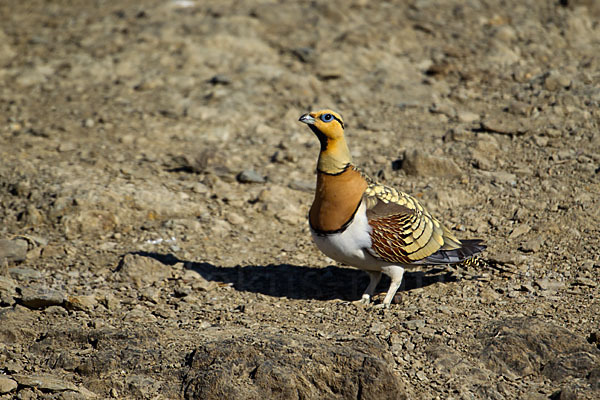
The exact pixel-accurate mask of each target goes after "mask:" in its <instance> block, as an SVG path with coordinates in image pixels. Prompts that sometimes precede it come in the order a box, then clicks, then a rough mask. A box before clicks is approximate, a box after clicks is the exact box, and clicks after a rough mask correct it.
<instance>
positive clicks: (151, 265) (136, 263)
mask: <svg viewBox="0 0 600 400" xmlns="http://www.w3.org/2000/svg"><path fill="white" fill-rule="evenodd" d="M118 271H119V274H120V275H121V276H122V277H123V278H125V279H131V280H133V282H135V284H136V285H137V286H138V287H142V286H144V285H148V284H152V283H154V282H159V281H161V280H164V279H167V278H169V277H170V276H171V270H170V268H169V267H168V266H167V265H165V264H163V263H161V262H160V261H158V260H156V259H155V258H152V257H145V256H141V255H138V254H126V255H125V257H123V259H122V261H121V265H120V266H119V270H118Z"/></svg>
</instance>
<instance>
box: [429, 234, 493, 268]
mask: <svg viewBox="0 0 600 400" xmlns="http://www.w3.org/2000/svg"><path fill="white" fill-rule="evenodd" d="M460 244H461V247H459V248H457V249H453V250H438V251H437V252H435V253H433V254H432V255H430V256H429V257H426V258H424V259H423V260H421V262H420V264H424V265H443V264H456V263H461V262H464V261H465V260H468V259H470V258H472V257H473V256H475V255H476V254H478V253H481V252H482V251H483V250H485V247H486V246H485V245H484V244H483V241H482V240H480V239H474V240H461V241H460Z"/></svg>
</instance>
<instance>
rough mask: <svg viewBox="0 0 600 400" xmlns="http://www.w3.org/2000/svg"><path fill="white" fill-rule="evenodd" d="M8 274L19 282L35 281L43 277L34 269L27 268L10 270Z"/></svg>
mask: <svg viewBox="0 0 600 400" xmlns="http://www.w3.org/2000/svg"><path fill="white" fill-rule="evenodd" d="M8 273H9V274H10V276H12V277H13V278H15V279H17V280H21V281H35V280H38V279H40V278H41V277H42V274H41V272H40V271H37V270H35V269H33V268H27V267H14V268H9V269H8Z"/></svg>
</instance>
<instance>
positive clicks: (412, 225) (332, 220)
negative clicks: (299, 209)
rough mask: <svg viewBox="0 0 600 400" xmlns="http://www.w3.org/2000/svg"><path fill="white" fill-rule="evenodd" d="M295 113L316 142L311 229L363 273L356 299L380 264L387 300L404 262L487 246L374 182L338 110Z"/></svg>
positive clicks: (432, 260) (325, 247) (449, 260)
mask: <svg viewBox="0 0 600 400" xmlns="http://www.w3.org/2000/svg"><path fill="white" fill-rule="evenodd" d="M300 121H301V122H304V123H305V124H308V126H309V127H310V129H311V130H312V131H313V132H314V133H315V135H316V136H317V138H318V139H319V142H320V143H321V152H320V154H319V160H318V162H317V188H316V192H315V198H314V201H313V204H312V207H311V208H310V213H309V221H310V230H311V233H312V237H313V239H314V241H315V243H316V244H317V247H318V248H319V249H320V250H321V251H322V252H323V253H325V254H326V255H327V256H329V257H331V258H332V259H334V260H336V261H339V262H341V263H343V264H347V265H350V266H353V267H356V268H359V269H362V270H365V271H366V272H367V273H368V274H369V276H370V278H371V280H370V282H369V285H368V286H367V289H366V290H365V293H364V294H363V296H362V299H361V301H362V302H364V303H369V302H370V300H371V297H372V296H373V293H374V291H375V287H376V286H377V284H378V283H379V280H380V279H381V273H382V272H383V273H384V274H386V275H388V276H389V277H390V278H391V283H390V287H389V289H388V291H387V294H386V296H385V298H384V300H383V304H384V305H386V306H387V305H389V304H390V303H391V302H392V300H393V298H394V295H395V294H396V291H397V290H398V287H399V286H400V284H401V283H402V277H403V275H404V269H405V268H407V267H414V266H418V265H440V264H454V263H460V262H464V261H465V260H468V259H470V258H471V257H473V256H474V255H475V254H477V253H479V252H481V251H482V250H484V249H485V246H484V245H483V244H482V243H481V240H459V239H457V238H456V237H455V236H454V235H453V234H452V232H450V230H449V229H448V228H446V227H445V226H443V225H442V224H441V223H440V222H439V221H438V220H437V219H435V218H433V217H432V216H431V215H430V214H429V212H427V211H426V210H425V209H424V208H423V206H421V204H419V202H418V201H417V199H415V198H414V197H412V196H410V195H408V194H406V193H402V192H400V191H398V190H396V189H393V188H391V187H387V186H384V185H380V184H377V183H375V182H373V181H372V180H371V179H370V178H368V177H367V176H366V175H364V174H363V173H361V172H360V171H359V170H358V169H357V168H356V167H355V166H354V165H352V160H351V157H350V151H349V150H348V145H347V144H346V139H345V138H344V122H343V121H342V117H341V116H340V115H339V114H337V113H336V112H334V111H331V110H322V111H316V112H311V113H308V114H304V115H302V116H301V117H300Z"/></svg>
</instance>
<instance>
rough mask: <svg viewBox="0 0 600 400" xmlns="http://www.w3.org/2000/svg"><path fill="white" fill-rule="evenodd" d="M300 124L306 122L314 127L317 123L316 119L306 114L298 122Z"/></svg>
mask: <svg viewBox="0 0 600 400" xmlns="http://www.w3.org/2000/svg"><path fill="white" fill-rule="evenodd" d="M298 121H300V122H304V123H305V124H308V125H312V124H314V123H315V119H314V118H313V117H312V116H311V115H310V114H304V115H303V116H301V117H300V119H299V120H298Z"/></svg>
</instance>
